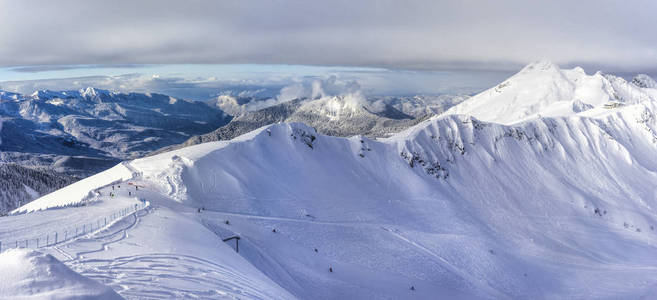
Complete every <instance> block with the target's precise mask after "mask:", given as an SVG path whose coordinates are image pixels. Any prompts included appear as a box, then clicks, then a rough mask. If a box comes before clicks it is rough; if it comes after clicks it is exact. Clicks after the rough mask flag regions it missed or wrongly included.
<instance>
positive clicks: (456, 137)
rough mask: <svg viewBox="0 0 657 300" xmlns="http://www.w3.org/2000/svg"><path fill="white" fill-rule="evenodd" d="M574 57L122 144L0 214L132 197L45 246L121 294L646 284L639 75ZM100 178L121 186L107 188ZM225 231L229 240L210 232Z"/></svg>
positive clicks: (591, 294) (653, 165) (653, 238)
mask: <svg viewBox="0 0 657 300" xmlns="http://www.w3.org/2000/svg"><path fill="white" fill-rule="evenodd" d="M537 66H547V67H546V68H543V67H540V68H537ZM575 72H580V71H578V69H575V70H571V71H568V70H565V71H564V70H560V69H558V68H557V67H556V66H554V65H550V64H545V63H539V64H532V65H530V66H528V67H527V68H525V69H524V70H523V71H521V72H520V73H519V74H517V75H515V76H514V77H512V78H510V79H509V80H508V81H505V82H510V84H507V85H504V87H506V88H509V92H508V93H509V94H508V95H507V94H506V92H504V90H505V89H506V88H504V87H503V88H502V90H501V91H502V92H500V93H498V92H496V93H498V94H503V95H504V96H499V95H497V96H496V94H492V93H491V91H486V92H484V93H482V94H481V95H478V96H475V97H473V98H471V99H469V100H466V101H465V102H464V103H462V104H460V105H458V106H456V107H455V108H454V109H452V110H449V111H448V112H447V113H445V114H443V115H440V116H435V117H432V118H431V119H429V120H425V121H423V122H421V123H420V124H417V125H415V126H413V127H411V128H409V129H407V130H405V131H403V132H401V133H398V134H395V135H393V136H392V137H390V138H387V139H380V140H372V139H369V138H366V137H362V136H354V137H350V138H341V137H331V136H326V135H322V134H319V133H317V132H316V131H315V130H314V129H313V128H311V127H309V126H306V125H303V124H300V123H282V124H275V125H268V126H265V127H262V128H260V129H258V130H255V131H252V132H250V133H247V134H244V135H242V136H240V137H237V138H235V139H233V140H231V141H219V142H210V143H204V144H199V145H195V146H191V147H187V148H183V149H179V150H176V151H171V152H167V153H162V154H159V155H155V156H151V157H147V158H142V159H136V160H133V161H128V162H124V163H122V164H120V165H117V166H116V167H114V168H112V169H110V170H108V171H105V172H103V173H100V174H98V175H95V176H92V177H89V178H87V179H84V180H81V181H79V182H77V183H75V184H73V185H70V186H68V187H66V188H63V189H61V190H58V191H56V192H54V193H52V194H49V195H46V196H44V197H42V198H40V199H38V200H36V201H34V202H32V203H29V204H27V205H25V206H23V207H21V208H20V209H18V210H17V211H16V212H17V213H19V212H32V213H27V214H20V215H16V216H11V217H7V218H0V228H7V229H5V230H6V231H7V232H9V233H13V235H12V237H13V238H18V239H20V238H22V237H30V235H35V234H37V233H39V231H40V230H43V229H41V228H42V227H43V226H47V225H44V224H49V223H48V221H47V220H53V221H52V223H51V224H55V222H64V223H65V224H60V225H59V226H70V225H71V224H74V223H71V224H68V223H66V222H74V221H73V220H62V217H61V216H63V215H67V214H69V215H75V216H76V221H75V222H77V221H81V222H85V221H86V220H87V219H90V220H93V219H96V218H98V217H102V215H103V214H105V213H106V212H107V211H108V210H109V208H112V209H113V208H117V207H119V206H121V205H125V204H129V203H132V202H130V201H133V202H134V203H138V202H137V201H136V198H133V197H132V196H134V195H137V197H140V198H143V199H146V200H148V201H149V202H150V204H151V207H152V208H153V209H149V210H146V211H144V212H138V213H135V214H134V216H131V217H129V218H127V219H126V221H125V223H124V224H123V225H121V224H116V225H111V226H109V227H107V228H106V229H102V231H101V232H98V233H96V234H91V235H89V236H87V237H85V238H84V239H81V240H77V241H72V242H68V243H67V244H66V245H65V246H62V247H57V248H56V249H53V248H46V249H44V250H43V251H45V252H47V253H50V254H52V255H53V256H55V257H57V258H58V259H60V260H62V261H64V263H65V264H67V265H68V266H70V267H71V268H72V269H73V270H74V271H76V272H78V273H80V274H82V275H84V276H88V277H92V278H95V279H97V280H99V281H100V282H101V283H103V284H106V285H108V286H110V287H112V288H114V289H115V290H116V291H117V292H118V293H119V294H121V295H125V296H129V297H133V298H139V297H148V296H149V295H152V294H153V293H159V294H162V295H169V296H172V297H176V296H179V297H184V296H187V297H192V296H198V297H208V298H211V297H212V295H231V296H235V295H236V294H235V293H240V292H243V293H244V294H241V295H240V296H237V297H242V298H261V299H262V298H264V299H272V298H285V299H287V298H300V299H311V298H312V299H336V298H345V299H347V298H348V299H363V298H374V299H405V298H419V299H435V298H452V299H453V298H467V299H477V298H486V299H490V298H494V299H536V298H541V299H542V298H551V299H563V298H574V299H581V298H623V299H628V298H652V297H654V296H655V295H656V293H657V291H656V290H655V288H654V287H655V286H656V285H657V279H656V278H657V259H656V256H655V253H656V251H657V232H656V231H655V226H657V198H656V194H655V191H654V186H655V182H656V181H657V161H655V160H654V153H656V152H657V135H656V134H655V130H657V120H656V113H657V98H655V97H653V95H654V93H655V92H656V90H654V89H652V88H648V87H640V86H637V85H636V84H634V83H627V82H625V81H624V80H621V79H619V78H615V77H611V76H603V75H600V74H597V75H592V76H588V75H577V76H575V75H573V74H571V73H575ZM544 73H545V74H544ZM581 73H582V74H583V72H581ZM555 74H568V75H563V76H562V77H563V78H562V77H559V76H556V75H555ZM555 76H556V77H555ZM569 76H570V77H569ZM575 79H577V80H576V81H575ZM551 81H556V82H555V83H551ZM569 82H570V83H573V82H575V83H576V84H566V83H569ZM587 82H588V83H587ZM597 83H600V84H599V85H598V84H597ZM607 83H608V84H609V85H607ZM525 84H531V85H535V90H536V92H537V94H536V95H534V94H530V93H526V92H525V91H529V90H531V89H532V87H531V86H525ZM512 87H513V89H511V88H512ZM595 87H597V89H596V88H595ZM493 92H494V89H493ZM612 92H613V93H612ZM614 94H615V95H617V96H613V97H611V98H610V97H609V95H614ZM574 96H576V97H574ZM482 99H486V101H484V100H482ZM610 101H611V102H612V103H622V104H613V105H609V102H610ZM561 102H568V103H570V104H571V106H568V107H569V108H571V107H572V105H573V104H574V103H575V102H581V105H579V104H578V106H581V107H585V108H586V109H581V110H579V111H575V110H574V109H562V108H563V107H562V106H563V105H564V104H563V103H561ZM511 104H513V105H511ZM484 108H488V109H490V110H492V111H497V112H508V114H505V115H500V116H497V118H499V120H494V121H495V122H490V121H482V120H479V119H478V118H479V117H481V118H487V117H491V118H494V117H495V116H492V115H489V114H488V113H487V112H488V111H486V110H485V109H484ZM466 110H469V111H471V112H472V114H476V116H469V115H462V114H453V113H452V112H454V111H466ZM534 114H540V117H538V116H533V115H534ZM558 114H562V115H558ZM500 123H506V124H500ZM116 185H121V186H123V187H125V186H128V187H130V189H131V190H130V191H131V193H132V194H131V195H132V196H128V195H125V192H127V190H120V191H121V192H120V193H121V194H119V196H118V197H113V198H110V197H108V196H106V194H107V193H108V191H112V190H113V189H114V187H113V186H116ZM134 185H138V186H140V187H141V188H140V189H139V190H136V189H135V190H132V187H133V186H134ZM115 193H119V192H117V191H115ZM80 203H85V205H86V206H83V207H69V208H65V209H57V210H49V209H48V208H53V207H66V206H71V205H75V204H80ZM43 209H45V211H38V210H43ZM130 224H134V225H130ZM53 226H54V225H53ZM12 228H17V229H15V230H13V229H12ZM18 228H20V230H19V229H18ZM26 228H27V229H28V230H27V231H26V230H25V229H26ZM29 228H33V229H34V230H29ZM47 230H52V228H49V229H47ZM47 230H45V231H44V232H48V231H47ZM163 230H164V231H163ZM163 232H166V234H162V233H163ZM9 233H7V234H4V235H3V234H2V233H0V240H1V239H3V238H8V237H7V235H10V234H9ZM128 233H129V234H128ZM235 235H237V236H239V237H240V238H241V239H240V242H239V254H238V253H234V252H231V251H225V249H226V247H227V246H226V245H227V244H223V243H222V242H221V240H222V239H225V238H228V237H231V236H235ZM112 236H123V238H117V239H114V238H111V237H112ZM232 242H233V241H228V243H232ZM110 244H111V246H109V247H108V245H110ZM90 249H93V250H90ZM95 249H98V250H95ZM216 253H221V255H220V256H218V255H217V254H216ZM231 261H234V263H231ZM236 265H239V266H240V267H238V268H235V266H236ZM248 265H251V266H254V267H255V270H252V269H248V268H247V267H246V266H248ZM161 266H169V267H161ZM119 274H120V276H119ZM154 278H158V280H153V279H154ZM172 278H174V279H172ZM159 279H161V280H163V281H164V282H159ZM209 285H211V286H213V287H214V288H213V289H211V290H209V289H208V286H209ZM286 293H289V294H286ZM208 295H210V296H208Z"/></svg>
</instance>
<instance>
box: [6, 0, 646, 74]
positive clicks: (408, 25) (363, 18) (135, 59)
mask: <svg viewBox="0 0 657 300" xmlns="http://www.w3.org/2000/svg"><path fill="white" fill-rule="evenodd" d="M655 11H657V3H655V2H654V1H647V0H637V1H632V2H625V1H610V0H602V1H598V0H596V1H593V0H583V1H565V0H555V1H540V2H539V1H525V0H511V1H472V0H464V1H444V0H426V1H392V0H365V1H345V0H334V1H304V0H291V1H283V0H271V1H252V0H242V1H127V0H118V1H94V0H92V1H82V0H80V1H71V0H63V1H46V0H43V1H35V0H22V1H7V0H0V41H2V42H1V43H0V65H2V66H19V65H49V64H59V65H62V64H144V63H146V64H150V63H283V64H314V65H345V66H351V65H358V66H381V67H390V68H411V69H445V68H470V69H498V70H499V69H501V70H510V69H516V68H518V67H519V66H520V65H522V64H525V63H526V62H529V61H533V60H537V59H549V60H552V61H554V62H556V63H559V64H562V65H569V64H588V65H593V66H604V67H606V68H609V70H608V71H615V70H628V71H629V70H644V69H651V70H654V69H656V68H657V35H656V34H654V28H657V18H654V17H653V16H652V14H653V12H655Z"/></svg>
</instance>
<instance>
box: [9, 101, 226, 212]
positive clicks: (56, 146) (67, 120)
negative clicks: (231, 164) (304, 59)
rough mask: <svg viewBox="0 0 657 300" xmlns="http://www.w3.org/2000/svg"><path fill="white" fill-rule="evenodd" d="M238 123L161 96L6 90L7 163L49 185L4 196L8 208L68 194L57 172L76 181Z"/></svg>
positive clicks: (203, 106) (219, 113)
mask: <svg viewBox="0 0 657 300" xmlns="http://www.w3.org/2000/svg"><path fill="white" fill-rule="evenodd" d="M230 119H231V117H230V116H228V115H227V114H225V113H224V112H223V111H222V110H221V109H219V108H216V107H213V106H209V105H207V104H205V103H203V102H190V101H185V100H181V99H176V98H173V97H169V96H166V95H161V94H139V93H128V94H126V93H115V92H110V91H105V90H99V89H94V88H87V89H82V90H79V91H37V92H35V93H33V94H31V95H21V94H16V93H11V92H6V91H0V163H16V164H20V166H21V168H22V169H25V168H31V170H30V171H29V172H27V171H26V173H29V174H33V173H34V172H36V173H39V174H41V175H40V176H33V177H35V178H37V179H35V181H34V182H37V181H38V178H42V179H43V180H44V181H43V182H41V183H39V184H36V185H35V186H26V188H25V189H24V190H21V191H16V190H10V191H8V190H4V191H3V193H0V202H1V203H5V204H6V203H18V202H22V203H25V202H26V201H29V200H31V199H33V198H34V195H36V194H34V193H31V192H26V190H29V189H31V190H32V191H37V192H38V194H43V193H47V192H49V191H51V190H52V189H48V188H47V187H49V186H50V187H52V188H59V187H61V184H60V181H58V180H50V179H51V175H53V172H56V173H58V174H60V175H61V176H62V178H66V179H62V180H63V182H71V180H72V178H79V177H86V176H89V175H91V174H94V173H97V172H99V171H102V170H105V169H107V168H109V167H111V166H113V165H115V164H117V163H118V162H119V161H121V160H124V159H129V158H136V157H140V156H143V155H144V154H146V153H149V152H151V151H153V150H156V149H159V148H161V147H164V146H167V145H171V144H178V143H181V142H184V141H185V140H187V139H189V138H190V137H191V136H195V135H199V134H203V133H207V132H210V131H212V130H214V129H216V128H217V127H220V126H222V125H224V124H226V123H228V122H229V121H230ZM12 168H13V167H12ZM44 172H45V173H44ZM7 176H8V175H7ZM53 176H54V175H53ZM4 180H9V179H8V178H4ZM12 186H14V187H16V185H12ZM19 188H20V187H19ZM2 207H3V206H2V205H0V209H1V208H2ZM5 207H11V205H8V204H7V205H5ZM0 212H2V210H0Z"/></svg>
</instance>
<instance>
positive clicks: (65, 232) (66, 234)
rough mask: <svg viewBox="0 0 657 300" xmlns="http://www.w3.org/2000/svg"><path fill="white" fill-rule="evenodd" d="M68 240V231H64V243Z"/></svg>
mask: <svg viewBox="0 0 657 300" xmlns="http://www.w3.org/2000/svg"><path fill="white" fill-rule="evenodd" d="M67 239H68V229H67V230H64V241H66V240H67Z"/></svg>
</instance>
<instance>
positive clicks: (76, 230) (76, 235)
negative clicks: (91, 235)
mask: <svg viewBox="0 0 657 300" xmlns="http://www.w3.org/2000/svg"><path fill="white" fill-rule="evenodd" d="M75 237H78V227H77V226H75Z"/></svg>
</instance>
